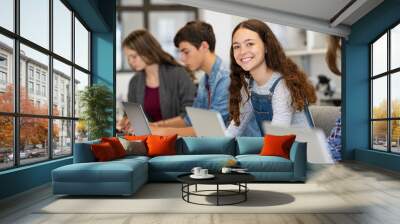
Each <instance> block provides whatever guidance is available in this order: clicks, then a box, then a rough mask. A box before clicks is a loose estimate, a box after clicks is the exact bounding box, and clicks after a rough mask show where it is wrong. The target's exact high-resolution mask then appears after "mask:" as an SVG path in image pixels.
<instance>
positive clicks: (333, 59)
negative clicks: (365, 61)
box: [325, 36, 342, 76]
mask: <svg viewBox="0 0 400 224" xmlns="http://www.w3.org/2000/svg"><path fill="white" fill-rule="evenodd" d="M340 48H341V44H340V37H337V36H329V37H328V51H327V52H326V55H325V61H326V64H327V65H328V67H329V70H331V72H333V73H334V74H336V75H339V76H340V75H341V74H342V73H341V72H340V69H339V67H338V65H337V58H338V53H340V52H339V50H340Z"/></svg>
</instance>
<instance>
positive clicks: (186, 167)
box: [149, 154, 235, 172]
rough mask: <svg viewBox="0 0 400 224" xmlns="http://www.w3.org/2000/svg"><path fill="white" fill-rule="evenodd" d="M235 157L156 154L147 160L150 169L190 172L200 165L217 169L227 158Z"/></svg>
mask: <svg viewBox="0 0 400 224" xmlns="http://www.w3.org/2000/svg"><path fill="white" fill-rule="evenodd" d="M230 159H235V158H234V157H233V156H231V155H215V154H210V155H175V156H158V157H154V158H152V159H150V160H149V170H150V171H153V172H154V171H163V172H170V171H174V172H190V171H191V170H192V168H193V167H196V166H200V167H203V168H205V169H209V170H210V171H211V172H216V171H219V170H220V169H221V168H222V167H223V166H225V164H226V163H227V161H228V160H230Z"/></svg>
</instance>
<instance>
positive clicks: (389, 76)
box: [368, 20, 400, 155]
mask: <svg viewBox="0 0 400 224" xmlns="http://www.w3.org/2000/svg"><path fill="white" fill-rule="evenodd" d="M396 26H400V20H399V21H397V22H395V23H394V24H392V25H391V26H390V27H389V28H387V29H385V31H384V32H382V33H381V34H379V35H378V36H377V37H376V38H375V39H373V40H372V41H371V42H370V43H369V44H368V47H369V51H368V52H369V72H368V73H369V78H368V81H369V83H368V84H369V149H370V150H373V151H379V152H386V153H391V154H396V155H398V154H400V152H393V151H392V127H391V123H392V122H393V121H400V117H392V98H391V91H392V88H391V87H392V86H391V79H392V75H395V74H396V73H398V72H400V67H398V68H394V69H391V51H392V48H391V30H392V29H393V28H395V27H396ZM385 34H386V35H387V39H386V41H387V43H386V44H387V52H386V55H387V64H386V71H385V72H382V73H380V74H376V75H374V74H373V64H374V63H373V53H374V52H373V44H374V43H376V42H377V41H378V40H379V39H380V38H381V37H383V36H384V35H385ZM382 77H386V87H387V93H386V98H387V105H386V110H387V112H386V117H385V118H373V97H374V95H373V93H374V87H373V81H374V80H376V79H379V78H382ZM375 121H386V122H387V124H386V129H387V130H386V136H387V138H386V151H384V150H379V149H376V148H374V136H373V134H374V133H373V122H375Z"/></svg>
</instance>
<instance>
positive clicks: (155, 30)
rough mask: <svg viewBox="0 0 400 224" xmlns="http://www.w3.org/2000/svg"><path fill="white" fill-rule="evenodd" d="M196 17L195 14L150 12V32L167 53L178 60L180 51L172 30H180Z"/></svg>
mask: <svg viewBox="0 0 400 224" xmlns="http://www.w3.org/2000/svg"><path fill="white" fill-rule="evenodd" d="M194 16H195V15H194V13H193V12H173V11H172V12H150V32H151V33H152V34H153V35H154V36H155V38H156V39H157V40H158V41H159V42H160V44H161V46H162V48H163V49H164V50H165V51H167V52H168V53H170V54H171V55H172V56H174V57H175V58H178V56H179V55H178V54H179V51H178V49H177V48H176V47H175V45H174V42H173V40H174V36H175V32H171V30H179V29H180V28H181V27H183V26H184V25H185V24H186V23H187V22H189V21H191V20H194Z"/></svg>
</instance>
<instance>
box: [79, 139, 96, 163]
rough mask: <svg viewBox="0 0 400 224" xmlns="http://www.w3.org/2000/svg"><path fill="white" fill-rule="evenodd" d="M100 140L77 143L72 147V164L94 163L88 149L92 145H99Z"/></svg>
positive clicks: (90, 151) (94, 159)
mask: <svg viewBox="0 0 400 224" xmlns="http://www.w3.org/2000/svg"><path fill="white" fill-rule="evenodd" d="M99 143H100V140H99V139H98V140H93V141H88V142H79V143H78V142H77V143H75V147H74V163H88V162H95V161H96V158H95V157H94V154H93V152H92V150H91V148H90V146H91V145H92V144H99Z"/></svg>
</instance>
